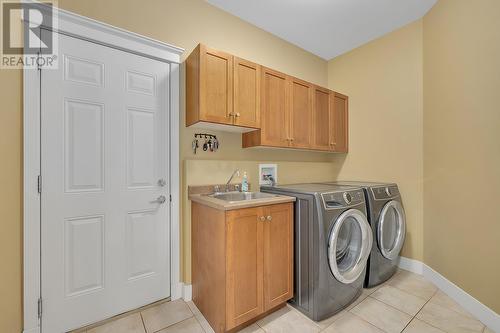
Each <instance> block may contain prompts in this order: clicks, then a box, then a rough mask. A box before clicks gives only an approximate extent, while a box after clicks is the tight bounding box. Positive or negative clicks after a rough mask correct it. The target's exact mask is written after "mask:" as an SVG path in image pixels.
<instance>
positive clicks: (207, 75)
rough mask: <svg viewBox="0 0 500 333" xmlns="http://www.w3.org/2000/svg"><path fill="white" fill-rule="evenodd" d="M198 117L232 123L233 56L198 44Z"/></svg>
mask: <svg viewBox="0 0 500 333" xmlns="http://www.w3.org/2000/svg"><path fill="white" fill-rule="evenodd" d="M199 84H200V104H199V105H200V118H201V119H202V120H204V121H209V122H215V123H222V124H229V125H231V124H232V123H233V119H232V118H233V117H232V109H233V93H232V91H233V56H232V55H230V54H228V53H225V52H221V51H216V50H213V49H210V48H208V47H206V46H204V45H200V83H199Z"/></svg>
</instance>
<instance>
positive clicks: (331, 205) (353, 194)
mask: <svg viewBox="0 0 500 333" xmlns="http://www.w3.org/2000/svg"><path fill="white" fill-rule="evenodd" d="M321 198H322V199H323V205H324V206H325V209H335V208H340V207H349V206H355V205H357V204H359V203H362V202H364V200H365V197H364V194H363V190H352V191H339V192H329V193H322V194H321Z"/></svg>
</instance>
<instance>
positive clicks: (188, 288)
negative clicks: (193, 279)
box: [182, 284, 193, 302]
mask: <svg viewBox="0 0 500 333" xmlns="http://www.w3.org/2000/svg"><path fill="white" fill-rule="evenodd" d="M182 299H183V300H184V301H186V302H189V301H191V300H192V299H193V287H192V285H190V284H185V285H184V288H183V290H182Z"/></svg>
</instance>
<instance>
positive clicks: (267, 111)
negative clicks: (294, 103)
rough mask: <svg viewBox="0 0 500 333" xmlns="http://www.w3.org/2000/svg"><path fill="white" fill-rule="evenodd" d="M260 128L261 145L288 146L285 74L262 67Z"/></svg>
mask: <svg viewBox="0 0 500 333" xmlns="http://www.w3.org/2000/svg"><path fill="white" fill-rule="evenodd" d="M261 79H262V92H261V99H262V101H261V109H260V110H261V128H262V132H261V133H262V138H261V140H262V141H261V143H262V144H263V145H269V146H277V147H285V146H288V142H289V135H288V131H289V128H288V84H287V77H286V75H285V74H282V73H279V72H276V71H273V70H271V69H269V68H265V67H262V74H261Z"/></svg>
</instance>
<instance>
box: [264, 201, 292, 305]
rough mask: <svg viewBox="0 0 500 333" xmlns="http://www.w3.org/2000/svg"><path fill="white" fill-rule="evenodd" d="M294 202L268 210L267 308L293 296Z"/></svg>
mask: <svg viewBox="0 0 500 333" xmlns="http://www.w3.org/2000/svg"><path fill="white" fill-rule="evenodd" d="M292 207H293V205H292V204H280V205H272V206H268V207H267V208H266V209H265V214H266V215H265V222H264V311H267V310H269V309H271V308H273V307H275V306H277V305H279V304H282V303H283V302H286V301H287V300H289V299H290V298H292V297H293V208H292Z"/></svg>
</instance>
